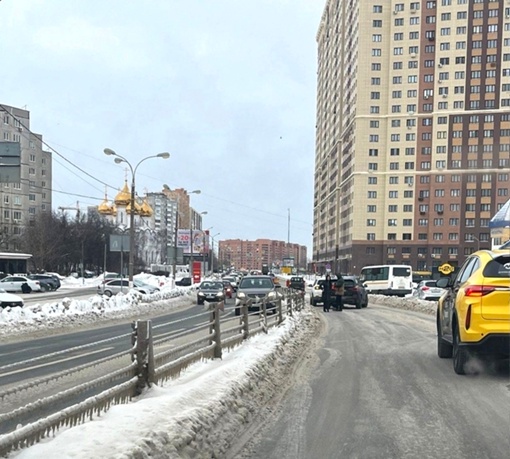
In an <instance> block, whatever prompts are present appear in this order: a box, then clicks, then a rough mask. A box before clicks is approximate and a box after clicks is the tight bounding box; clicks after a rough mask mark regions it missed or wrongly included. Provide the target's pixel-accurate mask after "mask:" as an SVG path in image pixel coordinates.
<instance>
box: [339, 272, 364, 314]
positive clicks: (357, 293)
mask: <svg viewBox="0 0 510 459" xmlns="http://www.w3.org/2000/svg"><path fill="white" fill-rule="evenodd" d="M342 278H343V279H344V294H343V295H342V300H343V303H344V304H353V305H355V306H356V309H361V308H366V307H367V306H368V294H367V291H366V290H365V287H363V284H362V283H361V282H360V281H359V279H358V278H357V277H356V276H342Z"/></svg>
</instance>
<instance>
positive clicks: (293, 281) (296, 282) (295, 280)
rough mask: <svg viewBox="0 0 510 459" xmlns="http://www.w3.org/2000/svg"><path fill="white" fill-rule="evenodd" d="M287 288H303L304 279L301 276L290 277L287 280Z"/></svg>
mask: <svg viewBox="0 0 510 459" xmlns="http://www.w3.org/2000/svg"><path fill="white" fill-rule="evenodd" d="M289 288H295V289H296V290H303V291H304V290H305V280H304V279H303V278H302V277H298V276H296V277H291V278H290V281H289Z"/></svg>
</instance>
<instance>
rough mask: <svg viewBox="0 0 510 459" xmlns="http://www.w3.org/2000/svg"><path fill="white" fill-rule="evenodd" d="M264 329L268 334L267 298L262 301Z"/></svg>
mask: <svg viewBox="0 0 510 459" xmlns="http://www.w3.org/2000/svg"><path fill="white" fill-rule="evenodd" d="M262 327H263V329H264V333H267V297H266V298H264V299H263V300H262Z"/></svg>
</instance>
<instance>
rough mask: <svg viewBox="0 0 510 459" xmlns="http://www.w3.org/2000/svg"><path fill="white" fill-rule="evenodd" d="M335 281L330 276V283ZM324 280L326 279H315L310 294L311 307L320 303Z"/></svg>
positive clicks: (333, 277)
mask: <svg viewBox="0 0 510 459" xmlns="http://www.w3.org/2000/svg"><path fill="white" fill-rule="evenodd" d="M336 279H337V277H336V276H331V281H332V282H335V281H336ZM325 280H326V279H324V278H319V279H315V282H314V283H313V287H312V291H311V292H310V304H311V305H312V306H317V305H318V304H319V303H322V291H323V290H324V282H325Z"/></svg>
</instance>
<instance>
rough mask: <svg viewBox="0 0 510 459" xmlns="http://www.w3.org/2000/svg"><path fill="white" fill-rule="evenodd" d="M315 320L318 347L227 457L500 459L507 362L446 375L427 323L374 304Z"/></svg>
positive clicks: (509, 422)
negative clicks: (321, 324) (319, 327)
mask: <svg viewBox="0 0 510 459" xmlns="http://www.w3.org/2000/svg"><path fill="white" fill-rule="evenodd" d="M320 314H323V317H324V320H325V329H324V333H323V336H322V337H321V339H320V340H319V342H318V346H317V347H316V348H315V349H314V350H313V351H311V352H312V353H311V355H308V356H307V358H303V359H302V360H301V365H300V367H299V368H298V369H297V370H296V372H295V375H294V376H295V377H294V381H291V382H290V383H289V389H288V391H287V393H286V396H285V397H284V399H283V400H282V401H281V403H280V404H279V405H277V406H275V407H273V408H272V413H273V415H272V416H271V418H270V419H266V420H265V422H264V423H263V427H261V428H259V430H258V431H257V430H254V432H253V435H254V437H252V438H254V439H253V440H251V441H249V442H248V443H246V444H245V445H244V449H243V448H242V447H240V445H235V447H234V448H233V450H235V451H236V453H235V456H232V455H231V456H229V457H236V458H251V459H270V458H275V459H276V458H278V459H285V458H288V459H301V458H302V459H315V458H317V459H324V458H327V459H329V458H359V459H368V458H377V459H380V458H420V459H423V458H469V459H473V458H477V459H478V458H491V459H492V458H494V459H496V458H506V457H510V453H509V451H510V378H509V369H508V362H505V363H503V364H501V363H499V364H488V363H482V362H480V361H476V362H473V368H476V369H477V374H474V375H470V376H458V375H456V374H455V373H454V372H453V368H452V362H451V360H450V359H445V360H442V359H439V358H438V357H437V354H436V331H435V318H434V317H433V316H427V315H423V314H420V313H414V312H409V311H402V310H397V309H392V308H387V307H384V306H374V305H370V306H369V307H368V308H367V309H362V310H356V309H346V310H344V311H343V312H336V311H332V312H329V313H322V311H321V312H320ZM254 429H256V428H254Z"/></svg>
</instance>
